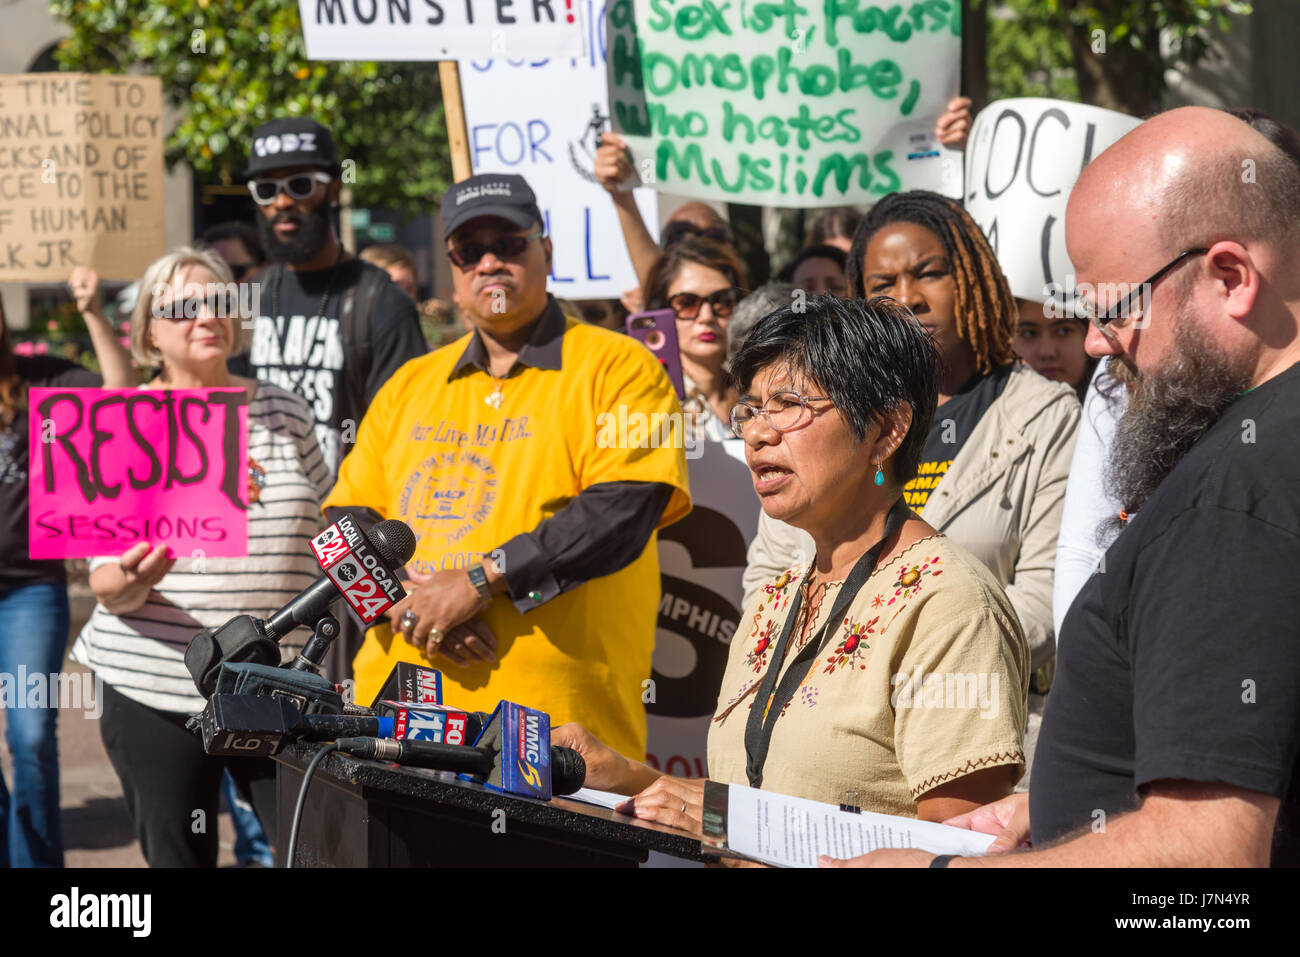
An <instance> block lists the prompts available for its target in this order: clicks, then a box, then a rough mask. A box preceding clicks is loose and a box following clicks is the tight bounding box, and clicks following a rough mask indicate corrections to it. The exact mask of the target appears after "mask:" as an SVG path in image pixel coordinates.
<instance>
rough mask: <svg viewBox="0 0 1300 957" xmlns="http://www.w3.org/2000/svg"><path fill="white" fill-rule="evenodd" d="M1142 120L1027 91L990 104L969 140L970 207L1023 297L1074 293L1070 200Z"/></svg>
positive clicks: (1013, 287) (1013, 288)
mask: <svg viewBox="0 0 1300 957" xmlns="http://www.w3.org/2000/svg"><path fill="white" fill-rule="evenodd" d="M1139 122H1141V121H1140V120H1137V119H1135V118H1133V117H1131V116H1125V115H1124V114H1123V113H1115V112H1113V111H1111V110H1104V109H1102V108H1101V107H1098V106H1085V105H1084V104H1082V103H1069V102H1066V101H1064V100H1047V99H1038V98H1034V97H1023V98H1018V99H1011V100H998V101H996V102H994V103H990V104H989V105H988V106H986V107H985V108H984V109H983V110H981V111H980V113H979V116H977V117H975V123H974V124H973V126H972V127H971V134H970V140H969V141H968V143H967V145H966V196H965V200H966V210H967V211H968V212H969V213H970V214H971V218H973V219H974V220H975V222H977V223H979V225H980V228H981V229H983V230H984V235H986V236H987V237H988V239H989V243H990V245H992V247H993V251H994V252H995V253H997V257H998V263H999V264H1000V265H1001V266H1002V272H1003V273H1005V274H1006V277H1007V281H1008V282H1010V284H1011V291H1012V292H1013V293H1014V294H1015V295H1016V296H1017V297H1019V298H1020V299H1028V300H1030V301H1032V302H1045V301H1047V299H1048V298H1053V299H1054V300H1055V301H1057V302H1065V301H1068V300H1071V299H1073V292H1072V290H1073V287H1074V281H1073V273H1074V269H1073V267H1072V266H1071V265H1070V257H1069V254H1068V253H1067V252H1066V250H1065V205H1066V203H1067V202H1068V201H1069V198H1070V190H1071V189H1073V188H1074V181H1075V180H1076V179H1078V178H1079V173H1081V172H1082V171H1083V168H1084V167H1085V166H1087V165H1088V163H1090V162H1091V161H1092V159H1093V158H1094V157H1095V156H1097V155H1099V154H1100V153H1101V152H1102V151H1103V150H1105V149H1106V148H1107V147H1108V146H1110V145H1111V144H1112V143H1114V142H1115V141H1116V140H1118V139H1119V138H1120V137H1121V136H1123V135H1124V134H1125V133H1127V132H1128V131H1129V130H1131V129H1133V128H1134V127H1135V126H1137V125H1138V123H1139Z"/></svg>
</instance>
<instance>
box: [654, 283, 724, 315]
mask: <svg viewBox="0 0 1300 957" xmlns="http://www.w3.org/2000/svg"><path fill="white" fill-rule="evenodd" d="M741 296H742V293H741V291H740V290H739V289H736V288H734V287H731V288H728V289H719V290H718V291H717V292H714V293H710V294H709V295H707V296H698V295H696V294H695V293H693V292H679V293H678V294H677V295H675V296H670V297H669V298H668V305H669V307H670V308H671V309H672V311H673V312H675V313H676V314H677V318H678V319H694V318H695V317H696V316H698V315H699V314H700V309H701V308H702V307H703V305H704V304H705V303H706V302H707V303H708V304H709V308H710V309H712V310H713V314H714V315H715V316H717V317H718V318H719V319H726V318H727V317H728V316H730V315H731V311H732V310H733V309H735V308H736V303H738V302H740V298H741Z"/></svg>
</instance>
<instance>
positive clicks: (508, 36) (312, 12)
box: [298, 0, 583, 61]
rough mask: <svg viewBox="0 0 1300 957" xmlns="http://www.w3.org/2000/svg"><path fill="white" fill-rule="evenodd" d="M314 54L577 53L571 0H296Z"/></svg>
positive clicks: (578, 31) (448, 56)
mask: <svg viewBox="0 0 1300 957" xmlns="http://www.w3.org/2000/svg"><path fill="white" fill-rule="evenodd" d="M298 12H299V15H300V17H301V18H302V36H303V40H304V41H305V42H306V45H307V57H308V58H309V59H312V60H403V61H407V60H411V61H414V60H459V59H468V58H470V57H488V58H490V57H507V56H511V57H513V56H581V55H582V34H583V27H582V24H581V22H580V17H579V15H578V10H577V4H576V2H575V0H298Z"/></svg>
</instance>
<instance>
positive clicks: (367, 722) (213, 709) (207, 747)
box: [198, 694, 393, 757]
mask: <svg viewBox="0 0 1300 957" xmlns="http://www.w3.org/2000/svg"><path fill="white" fill-rule="evenodd" d="M198 725H199V732H200V734H201V735H202V737H203V750H204V752H205V753H207V754H213V755H229V756H243V757H257V756H262V755H272V754H279V753H280V751H281V750H282V749H283V748H284V746H285V745H286V744H288V743H289V742H291V741H299V740H303V741H332V740H334V739H335V738H340V737H350V736H353V735H358V734H364V735H374V736H388V737H391V736H392V734H393V719H392V718H391V717H384V716H379V715H375V714H373V713H372V714H368V715H366V714H303V713H302V712H301V711H300V710H299V709H298V707H297V706H296V705H295V704H293V702H291V701H289V700H287V699H286V698H284V697H280V696H276V695H254V694H214V695H213V696H212V697H211V698H209V699H208V703H207V706H206V707H204V709H203V711H202V713H200V714H199V716H198Z"/></svg>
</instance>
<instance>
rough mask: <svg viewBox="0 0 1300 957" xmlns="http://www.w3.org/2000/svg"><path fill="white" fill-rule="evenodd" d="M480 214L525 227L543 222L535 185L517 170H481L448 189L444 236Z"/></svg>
mask: <svg viewBox="0 0 1300 957" xmlns="http://www.w3.org/2000/svg"><path fill="white" fill-rule="evenodd" d="M480 216H499V217H501V218H502V219H504V220H507V221H509V222H511V223H514V224H515V225H516V226H518V227H520V228H521V229H524V228H527V227H529V226H531V225H532V224H533V223H540V222H542V221H543V220H542V211H541V210H540V209H538V208H537V197H536V196H534V195H533V189H532V187H531V186H529V185H528V181H527V180H526V179H524V178H523V177H522V176H516V175H514V174H513V173H480V174H479V175H478V176H471V177H470V178H469V179H463V180H461V181H460V182H459V183H456V184H455V185H454V186H452V187H451V188H450V189H449V190H447V193H446V195H444V196H443V197H442V236H443V238H444V239H446V238H447V237H448V236H450V235H451V234H452V233H454V232H455V231H456V230H457V229H459V228H460V227H461V226H464V225H465V224H466V223H468V222H469V221H470V220H471V219H478V218H479V217H480Z"/></svg>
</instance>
